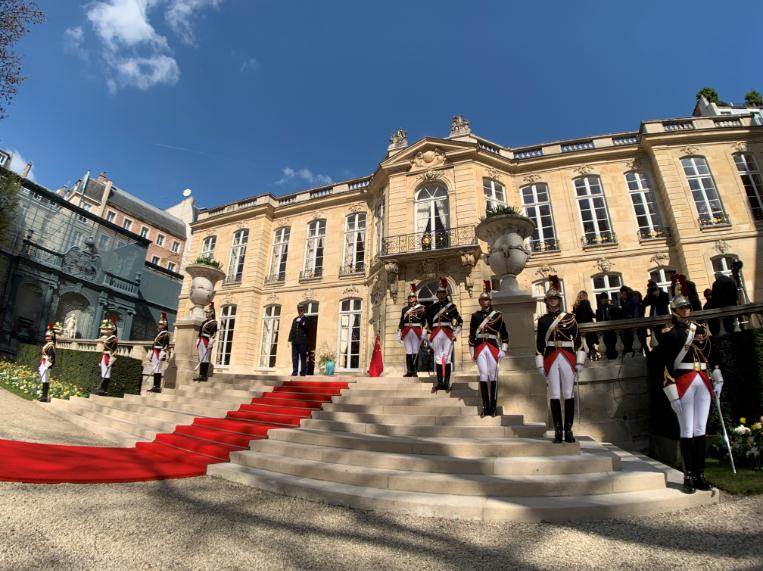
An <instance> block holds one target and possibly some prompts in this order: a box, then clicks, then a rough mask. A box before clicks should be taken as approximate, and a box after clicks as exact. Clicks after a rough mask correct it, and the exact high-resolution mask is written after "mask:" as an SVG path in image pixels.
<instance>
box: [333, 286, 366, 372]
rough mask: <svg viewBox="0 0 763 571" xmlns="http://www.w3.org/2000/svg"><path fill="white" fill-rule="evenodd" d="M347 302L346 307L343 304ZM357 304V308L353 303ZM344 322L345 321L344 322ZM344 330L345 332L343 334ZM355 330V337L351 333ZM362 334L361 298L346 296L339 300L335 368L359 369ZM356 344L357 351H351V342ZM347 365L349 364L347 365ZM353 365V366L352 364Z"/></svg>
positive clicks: (345, 369) (343, 369) (342, 369)
mask: <svg viewBox="0 0 763 571" xmlns="http://www.w3.org/2000/svg"><path fill="white" fill-rule="evenodd" d="M345 303H348V304H349V306H348V309H344V304H345ZM356 304H357V309H355V305H356ZM345 322H346V323H345ZM345 332H347V333H346V334H345ZM354 332H357V338H356V339H355V338H353V333H354ZM362 335H363V300H362V299H361V298H359V297H346V298H342V299H340V300H339V322H338V324H337V343H336V354H337V363H336V365H337V370H340V371H359V370H360V369H361V361H360V352H361V349H362ZM343 341H346V342H347V347H346V350H345V351H342V343H343ZM355 343H356V344H357V352H353V351H352V349H353V344H355ZM348 365H349V366H348ZM353 365H355V366H353Z"/></svg>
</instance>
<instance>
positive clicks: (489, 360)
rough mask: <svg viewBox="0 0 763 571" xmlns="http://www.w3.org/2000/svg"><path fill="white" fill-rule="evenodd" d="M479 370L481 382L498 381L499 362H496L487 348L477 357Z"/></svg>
mask: <svg viewBox="0 0 763 571" xmlns="http://www.w3.org/2000/svg"><path fill="white" fill-rule="evenodd" d="M477 369H479V372H480V382H482V383H486V382H488V381H491V382H495V381H497V380H498V361H496V360H495V357H493V354H492V353H491V352H490V349H488V348H487V347H486V348H484V349H483V350H482V351H480V354H479V355H477Z"/></svg>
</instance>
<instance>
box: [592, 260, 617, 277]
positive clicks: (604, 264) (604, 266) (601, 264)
mask: <svg viewBox="0 0 763 571" xmlns="http://www.w3.org/2000/svg"><path fill="white" fill-rule="evenodd" d="M595 265H596V267H597V268H599V271H600V272H603V273H605V274H606V273H607V272H609V271H610V270H611V269H612V266H614V265H615V264H614V263H613V262H612V261H610V260H608V259H607V258H599V259H598V260H596V264H595Z"/></svg>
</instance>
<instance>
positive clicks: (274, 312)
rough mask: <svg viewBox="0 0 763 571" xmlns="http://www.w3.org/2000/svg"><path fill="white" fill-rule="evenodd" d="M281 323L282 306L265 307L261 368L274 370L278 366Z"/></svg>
mask: <svg viewBox="0 0 763 571" xmlns="http://www.w3.org/2000/svg"><path fill="white" fill-rule="evenodd" d="M280 323H281V306H280V305H267V306H265V314H264V315H263V318H262V342H261V345H260V365H259V366H260V367H268V368H272V367H275V366H276V352H277V350H278V328H279V325H280Z"/></svg>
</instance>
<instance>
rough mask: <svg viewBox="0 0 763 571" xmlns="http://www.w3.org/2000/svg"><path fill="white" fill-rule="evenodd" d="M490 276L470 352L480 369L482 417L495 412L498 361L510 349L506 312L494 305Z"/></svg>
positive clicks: (471, 330) (471, 335)
mask: <svg viewBox="0 0 763 571" xmlns="http://www.w3.org/2000/svg"><path fill="white" fill-rule="evenodd" d="M490 290H491V285H490V280H485V281H484V286H483V291H482V293H481V294H480V297H479V303H480V309H479V310H477V311H475V312H474V313H472V319H471V322H470V323H469V353H470V354H471V356H472V360H473V361H474V362H475V363H477V369H478V370H479V372H480V395H481V396H482V412H481V413H480V416H481V417H484V416H486V415H490V416H495V415H496V407H497V402H496V401H497V399H498V365H499V363H500V362H501V359H503V358H504V357H505V356H506V351H508V350H509V332H508V330H507V329H506V323H505V322H504V321H503V315H502V314H501V312H500V311H497V310H495V309H493V308H492V307H491V298H490Z"/></svg>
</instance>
